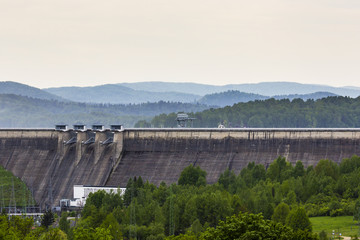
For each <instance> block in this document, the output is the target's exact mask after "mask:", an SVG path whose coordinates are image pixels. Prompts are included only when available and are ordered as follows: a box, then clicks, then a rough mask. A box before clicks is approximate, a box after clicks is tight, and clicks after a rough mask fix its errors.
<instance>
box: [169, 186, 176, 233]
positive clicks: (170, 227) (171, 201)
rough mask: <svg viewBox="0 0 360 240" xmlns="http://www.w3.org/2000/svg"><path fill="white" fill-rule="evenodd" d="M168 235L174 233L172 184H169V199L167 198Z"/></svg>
mask: <svg viewBox="0 0 360 240" xmlns="http://www.w3.org/2000/svg"><path fill="white" fill-rule="evenodd" d="M169 200H170V201H169V236H172V235H174V233H175V223H174V196H173V192H172V185H170V199H169Z"/></svg>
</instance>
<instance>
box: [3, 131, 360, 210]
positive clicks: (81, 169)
mask: <svg viewBox="0 0 360 240" xmlns="http://www.w3.org/2000/svg"><path fill="white" fill-rule="evenodd" d="M354 154H356V155H360V129H125V130H123V131H110V130H105V131H92V130H87V131H74V130H69V131H55V130H53V129H2V130H0V164H1V165H2V166H3V167H5V168H6V169H7V170H10V171H11V172H12V173H13V174H14V175H15V176H17V177H19V178H20V179H22V180H23V181H24V182H25V183H26V185H27V186H28V187H29V189H31V190H32V191H33V196H34V198H35V200H36V201H37V203H38V204H40V205H41V206H42V207H45V206H56V205H58V203H59V200H60V199H62V198H72V197H73V196H72V194H73V185H78V184H81V185H96V186H104V185H105V186H120V187H125V186H126V183H127V181H128V179H129V178H130V177H134V176H142V178H143V179H144V180H145V181H146V180H148V181H149V182H151V183H154V184H156V185H159V184H160V183H161V182H162V181H164V182H165V183H167V184H170V183H173V182H176V181H177V179H178V178H179V176H180V173H181V171H182V170H183V169H184V168H185V167H187V166H189V165H190V164H191V165H194V166H200V167H201V168H202V169H204V170H205V171H206V172H207V174H208V175H207V182H208V183H214V182H216V181H217V179H218V178H219V176H220V174H221V173H222V172H224V171H225V170H226V169H227V168H229V169H230V170H234V172H235V173H239V172H240V170H241V169H242V168H244V167H246V166H247V164H248V163H249V162H255V163H261V164H264V165H265V167H268V166H269V165H270V163H271V162H272V161H273V160H274V159H276V158H277V157H278V156H283V157H286V158H287V160H288V161H290V162H291V163H292V164H295V162H296V161H298V160H301V161H302V162H303V163H304V165H305V166H308V165H316V163H317V162H318V161H319V160H320V159H331V160H333V161H335V162H338V163H339V162H340V161H341V160H342V159H343V158H349V157H351V156H352V155H354Z"/></svg>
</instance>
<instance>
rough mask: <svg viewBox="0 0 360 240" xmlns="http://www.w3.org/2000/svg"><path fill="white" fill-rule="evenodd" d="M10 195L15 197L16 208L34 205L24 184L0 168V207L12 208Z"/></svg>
mask: <svg viewBox="0 0 360 240" xmlns="http://www.w3.org/2000/svg"><path fill="white" fill-rule="evenodd" d="M13 185H14V191H13V190H12V189H13ZM12 195H14V196H15V201H16V202H15V204H16V206H18V207H21V206H24V205H27V206H29V205H33V204H34V203H35V201H34V200H33V198H32V196H31V193H30V190H29V189H28V188H27V187H26V185H25V183H24V182H22V181H21V179H19V178H17V177H15V176H14V175H13V174H12V173H11V172H9V171H7V170H6V169H4V168H3V167H2V166H0V206H1V207H7V206H9V204H11V205H12V206H13V204H14V202H13V198H12Z"/></svg>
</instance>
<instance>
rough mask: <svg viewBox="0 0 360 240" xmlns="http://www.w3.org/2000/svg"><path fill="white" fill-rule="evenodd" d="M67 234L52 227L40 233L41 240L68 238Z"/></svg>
mask: <svg viewBox="0 0 360 240" xmlns="http://www.w3.org/2000/svg"><path fill="white" fill-rule="evenodd" d="M67 239H68V238H67V235H66V233H64V232H63V231H61V230H60V229H58V228H53V229H50V230H49V231H46V232H44V233H43V234H41V235H40V237H39V240H67Z"/></svg>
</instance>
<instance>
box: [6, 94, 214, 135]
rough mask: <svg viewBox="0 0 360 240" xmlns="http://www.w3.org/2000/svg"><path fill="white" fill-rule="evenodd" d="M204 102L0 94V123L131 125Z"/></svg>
mask: <svg viewBox="0 0 360 240" xmlns="http://www.w3.org/2000/svg"><path fill="white" fill-rule="evenodd" d="M207 108H208V106H206V105H202V104H191V103H180V102H164V101H160V102H156V103H142V104H126V105H125V104H87V103H79V102H61V101H57V100H45V99H38V98H31V97H24V96H19V95H13V94H0V111H1V115H0V127H1V128H6V127H8V128H14V127H42V128H46V127H50V128H52V127H54V125H55V124H59V123H67V124H69V125H71V124H76V123H82V124H87V125H90V126H91V124H95V123H97V124H99V123H101V124H104V125H110V124H123V125H124V126H125V127H133V126H134V124H135V123H136V122H137V121H139V120H149V119H151V117H152V116H154V115H156V114H160V113H170V112H178V111H194V112H195V111H202V110H204V109H207Z"/></svg>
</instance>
